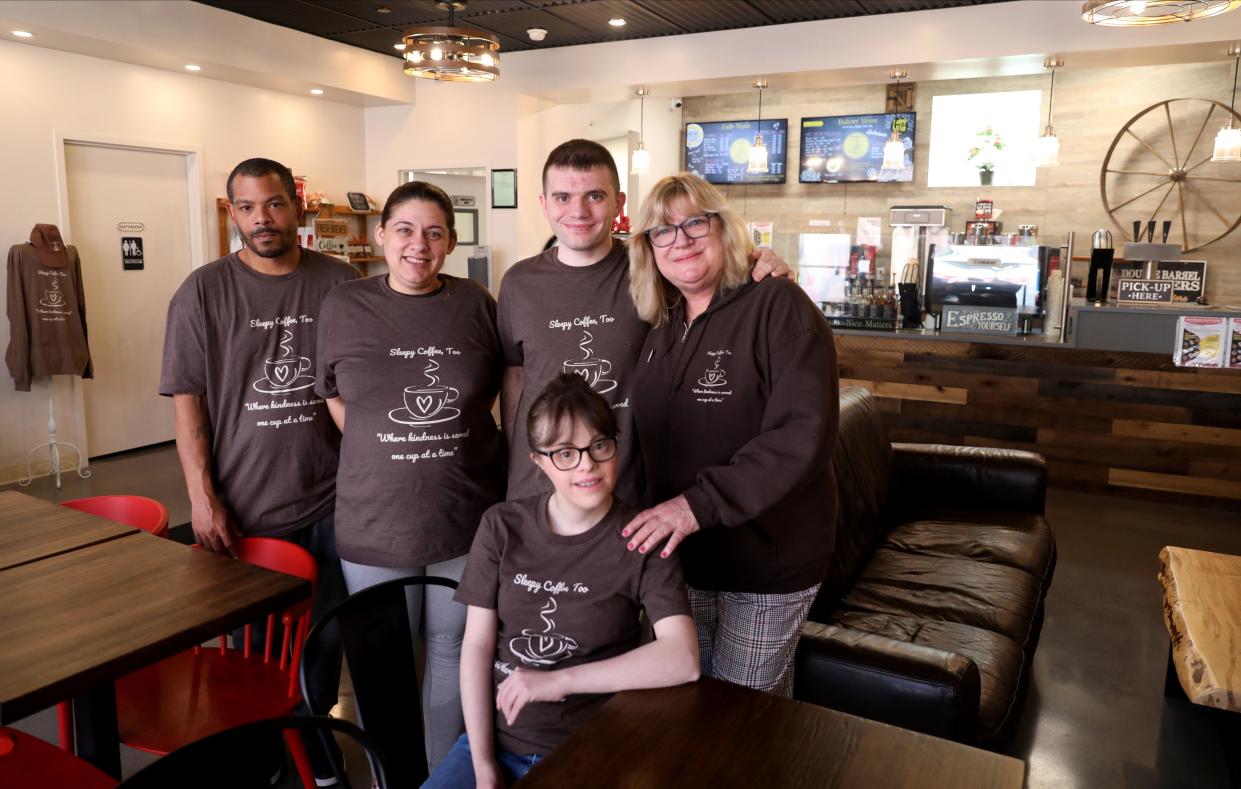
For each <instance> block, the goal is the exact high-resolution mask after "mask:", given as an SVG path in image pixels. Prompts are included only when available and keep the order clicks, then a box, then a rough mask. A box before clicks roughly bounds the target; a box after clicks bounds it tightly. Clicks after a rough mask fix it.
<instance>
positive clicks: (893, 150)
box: [879, 69, 909, 170]
mask: <svg viewBox="0 0 1241 789" xmlns="http://www.w3.org/2000/svg"><path fill="white" fill-rule="evenodd" d="M890 76H891V77H892V79H895V80H896V93H897V95H898V96H899V95H900V90H901V78H902V77H907V76H909V72H908V71H905V70H904V69H896V70H894V71H893V72H892V74H891V75H890ZM879 169H881V170H904V169H905V143H904V141H902V140H901V135H900V133H899V132H897V130H896V119H895V118H893V119H892V133H891V134H889V135H888V141H887V142H886V143H884V144H883V164H881V165H879Z"/></svg>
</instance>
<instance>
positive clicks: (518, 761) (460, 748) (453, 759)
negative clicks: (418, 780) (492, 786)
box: [422, 734, 543, 789]
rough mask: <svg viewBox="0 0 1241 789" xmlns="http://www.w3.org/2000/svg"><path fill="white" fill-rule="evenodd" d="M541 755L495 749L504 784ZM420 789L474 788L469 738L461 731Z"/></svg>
mask: <svg viewBox="0 0 1241 789" xmlns="http://www.w3.org/2000/svg"><path fill="white" fill-rule="evenodd" d="M542 758H543V757H542V756H535V755H531V756H518V755H517V754H515V753H509V752H508V751H506V750H504V749H502V748H496V761H497V762H498V763H499V764H500V772H501V773H503V774H504V781H505V783H509V784H511V783H513V782H515V781H516V780H517V779H518V778H521V777H522V776H523V775H525V774H526V773H528V772H530V768H531V767H534V765H536V764H538V763H539V761H540V760H542ZM422 789H474V760H473V757H472V756H471V755H470V740H469V738H468V737H467V736H466V735H464V734H462V735H461V736H460V737H458V738H457V742H456V743H455V744H454V745H453V746H452V749H451V750H449V751H448V755H447V756H445V757H444V759H443V760H442V761H441V762H440V763H439V766H438V767H436V768H435V772H433V773H431V777H430V778H428V779H427V782H426V783H424V784H423V785H422Z"/></svg>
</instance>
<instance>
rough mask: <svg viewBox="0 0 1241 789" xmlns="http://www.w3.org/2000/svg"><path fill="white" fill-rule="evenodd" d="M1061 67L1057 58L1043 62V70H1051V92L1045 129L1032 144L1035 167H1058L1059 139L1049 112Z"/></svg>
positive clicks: (1052, 104)
mask: <svg viewBox="0 0 1241 789" xmlns="http://www.w3.org/2000/svg"><path fill="white" fill-rule="evenodd" d="M1063 65H1064V61H1063V60H1060V59H1059V58H1048V59H1047V60H1045V61H1044V62H1043V67H1044V68H1049V69H1051V90H1050V91H1049V93H1048V96H1047V128H1046V129H1044V130H1043V136H1042V137H1039V138H1038V141H1037V142H1036V143H1035V144H1034V166H1035V167H1059V166H1060V138H1059V137H1057V136H1056V131H1055V129H1053V128H1052V126H1051V110H1052V107H1053V106H1054V105H1055V103H1056V69H1058V68H1060V67H1061V66H1063Z"/></svg>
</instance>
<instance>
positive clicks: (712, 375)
mask: <svg viewBox="0 0 1241 789" xmlns="http://www.w3.org/2000/svg"><path fill="white" fill-rule="evenodd" d="M698 385H699V386H728V381H727V379H725V378H724V370H723V369H722V368H721V367H720V357H718V356H717V357H715V365H714V366H713V367H711V368H710V369H709V370H707V371H706V372H705V373H703V374H702V377H701V378H699V379H698Z"/></svg>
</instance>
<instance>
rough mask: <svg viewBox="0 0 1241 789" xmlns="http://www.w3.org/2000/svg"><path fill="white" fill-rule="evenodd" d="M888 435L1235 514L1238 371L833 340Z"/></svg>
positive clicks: (1240, 498)
mask: <svg viewBox="0 0 1241 789" xmlns="http://www.w3.org/2000/svg"><path fill="white" fill-rule="evenodd" d="M836 347H837V350H838V352H839V359H840V377H841V385H842V386H845V385H855V386H863V387H866V388H867V389H870V390H871V391H872V392H874V393H875V395H876V396H877V397H878V398H879V404H880V407H881V409H882V410H883V412H884V415H885V418H886V420H887V424H888V430H889V431H890V433H891V437H892V440H893V441H911V442H932V443H944V444H966V445H970V446H984V447H1009V448H1013V449H1027V450H1031V451H1034V452H1038V453H1040V454H1042V455H1043V456H1044V457H1046V458H1047V465H1048V474H1049V478H1050V483H1051V484H1052V485H1054V486H1057V487H1064V488H1073V489H1078V490H1088V491H1094V492H1107V493H1119V494H1123V495H1128V496H1135V497H1139V498H1158V499H1162V500H1170V501H1180V502H1184V503H1195V504H1207V505H1210V506H1217V507H1224V508H1227V509H1235V510H1238V511H1241V371H1235V370H1201V369H1185V368H1179V367H1175V366H1173V364H1172V362H1171V359H1170V357H1169V356H1168V355H1161V354H1141V353H1114V352H1109V351H1090V350H1077V349H1071V348H1054V347H1040V346H1038V345H992V344H986V343H971V342H945V341H933V340H922V339H912V338H901V337H895V336H884V335H875V336H869V335H838V336H837V337H836Z"/></svg>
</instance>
